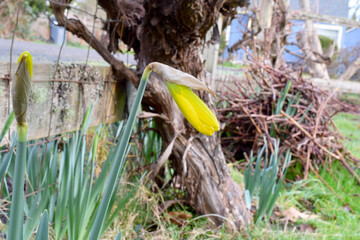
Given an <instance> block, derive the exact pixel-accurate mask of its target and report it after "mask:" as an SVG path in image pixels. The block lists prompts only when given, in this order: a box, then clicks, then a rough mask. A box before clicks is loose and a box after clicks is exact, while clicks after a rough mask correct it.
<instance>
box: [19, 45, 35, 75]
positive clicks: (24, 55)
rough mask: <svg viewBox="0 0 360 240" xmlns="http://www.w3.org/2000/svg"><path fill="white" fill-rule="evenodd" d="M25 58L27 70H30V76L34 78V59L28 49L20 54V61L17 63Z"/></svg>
mask: <svg viewBox="0 0 360 240" xmlns="http://www.w3.org/2000/svg"><path fill="white" fill-rule="evenodd" d="M23 58H25V63H26V68H27V70H28V72H29V74H30V77H31V79H32V77H33V61H32V57H31V54H30V53H29V52H28V51H25V52H23V53H22V54H21V55H20V57H19V59H18V61H17V64H19V62H20V61H21V60H22V59H23Z"/></svg>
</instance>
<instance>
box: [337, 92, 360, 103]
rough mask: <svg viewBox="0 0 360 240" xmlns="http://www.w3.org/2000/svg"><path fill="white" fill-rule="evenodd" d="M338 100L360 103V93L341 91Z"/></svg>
mask: <svg viewBox="0 0 360 240" xmlns="http://www.w3.org/2000/svg"><path fill="white" fill-rule="evenodd" d="M339 98H340V100H342V101H344V102H347V103H350V104H356V105H360V95H359V94H355V93H343V94H341V95H340V97H339Z"/></svg>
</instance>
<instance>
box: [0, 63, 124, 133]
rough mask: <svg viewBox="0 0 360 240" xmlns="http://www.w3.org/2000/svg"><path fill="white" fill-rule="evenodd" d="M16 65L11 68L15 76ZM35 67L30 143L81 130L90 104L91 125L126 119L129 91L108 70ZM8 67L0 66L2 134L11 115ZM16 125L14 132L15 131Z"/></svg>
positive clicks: (61, 66)
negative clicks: (124, 116)
mask: <svg viewBox="0 0 360 240" xmlns="http://www.w3.org/2000/svg"><path fill="white" fill-rule="evenodd" d="M15 70H16V64H13V66H12V74H11V75H12V76H13V74H14V72H15ZM55 70H56V69H55V65H51V64H43V65H34V72H33V76H34V79H33V85H32V92H31V95H30V100H29V107H28V114H27V119H28V125H29V132H28V138H29V139H39V138H42V137H47V136H54V135H57V134H61V133H64V132H69V131H74V130H76V129H79V127H80V125H81V122H82V120H83V117H84V114H85V112H86V110H87V108H88V107H89V106H90V104H93V111H92V115H91V117H90V119H91V123H90V125H93V126H94V125H98V124H99V123H107V122H114V121H118V120H120V119H121V118H122V117H123V115H124V109H125V103H126V88H125V86H124V85H123V84H119V83H117V82H116V81H115V80H114V79H113V77H112V76H111V73H110V69H109V68H108V67H98V66H96V67H93V66H87V67H86V68H85V65H80V64H70V65H62V64H60V65H59V66H58V68H57V70H56V73H55V74H54V72H55ZM8 71H9V64H8V63H6V64H0V103H1V104H0V130H1V129H2V127H3V126H4V123H5V120H6V118H7V116H8V115H9V112H10V111H11V108H12V106H11V97H10V89H11V86H10V85H11V80H10V78H9V77H8ZM14 126H15V123H14V124H13V126H12V128H14Z"/></svg>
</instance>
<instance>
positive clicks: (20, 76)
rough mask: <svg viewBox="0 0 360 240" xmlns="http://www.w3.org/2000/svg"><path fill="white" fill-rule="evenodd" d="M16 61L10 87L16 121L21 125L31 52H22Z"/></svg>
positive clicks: (27, 89) (30, 77)
mask: <svg viewBox="0 0 360 240" xmlns="http://www.w3.org/2000/svg"><path fill="white" fill-rule="evenodd" d="M17 63H18V65H17V70H16V72H15V78H14V81H13V82H12V89H11V93H12V104H13V110H14V113H15V117H16V121H17V123H18V124H19V125H23V124H26V111H27V105H28V99H29V95H30V88H31V81H32V74H33V63H32V58H31V54H30V53H29V52H28V51H25V52H23V53H22V54H21V55H20V57H19V60H18V62H17Z"/></svg>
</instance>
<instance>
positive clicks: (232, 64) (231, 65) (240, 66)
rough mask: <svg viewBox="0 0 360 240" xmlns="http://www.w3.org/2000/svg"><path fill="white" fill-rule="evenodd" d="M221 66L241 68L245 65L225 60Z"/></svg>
mask: <svg viewBox="0 0 360 240" xmlns="http://www.w3.org/2000/svg"><path fill="white" fill-rule="evenodd" d="M219 66H220V67H227V68H234V69H241V68H243V67H244V65H242V64H237V63H232V62H224V63H222V64H219Z"/></svg>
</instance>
